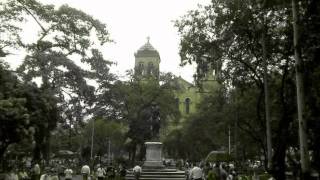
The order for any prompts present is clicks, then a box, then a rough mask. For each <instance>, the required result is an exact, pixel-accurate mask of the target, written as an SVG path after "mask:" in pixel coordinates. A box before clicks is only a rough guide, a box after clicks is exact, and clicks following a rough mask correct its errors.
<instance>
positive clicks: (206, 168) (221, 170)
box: [185, 162, 237, 180]
mask: <svg viewBox="0 0 320 180" xmlns="http://www.w3.org/2000/svg"><path fill="white" fill-rule="evenodd" d="M185 173H186V179H187V180H234V179H237V173H236V171H235V167H234V165H233V164H226V163H219V162H216V163H209V162H207V163H197V164H196V165H193V164H192V163H188V162H186V163H185Z"/></svg>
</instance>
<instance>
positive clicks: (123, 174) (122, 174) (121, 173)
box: [119, 164, 127, 180]
mask: <svg viewBox="0 0 320 180" xmlns="http://www.w3.org/2000/svg"><path fill="white" fill-rule="evenodd" d="M126 175H127V170H126V167H125V166H124V165H122V164H120V166H119V176H120V180H124V179H125V177H126Z"/></svg>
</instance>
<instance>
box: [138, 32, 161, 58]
mask: <svg viewBox="0 0 320 180" xmlns="http://www.w3.org/2000/svg"><path fill="white" fill-rule="evenodd" d="M147 39H148V41H147V42H146V43H145V44H144V45H143V46H141V47H140V48H139V49H138V51H137V52H136V53H135V54H134V55H135V57H159V58H160V55H159V52H158V51H157V50H156V49H155V48H154V47H153V46H152V45H151V43H150V38H149V37H148V38H147Z"/></svg>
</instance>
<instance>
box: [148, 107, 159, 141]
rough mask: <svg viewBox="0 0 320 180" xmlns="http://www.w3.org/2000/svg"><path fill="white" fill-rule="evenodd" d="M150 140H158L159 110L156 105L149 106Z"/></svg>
mask: <svg viewBox="0 0 320 180" xmlns="http://www.w3.org/2000/svg"><path fill="white" fill-rule="evenodd" d="M149 122H150V130H151V138H155V139H157V140H159V138H160V135H159V130H160V108H159V106H158V105H156V104H155V103H153V104H152V105H151V117H150V119H149Z"/></svg>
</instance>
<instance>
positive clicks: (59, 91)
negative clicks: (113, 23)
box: [1, 0, 113, 149]
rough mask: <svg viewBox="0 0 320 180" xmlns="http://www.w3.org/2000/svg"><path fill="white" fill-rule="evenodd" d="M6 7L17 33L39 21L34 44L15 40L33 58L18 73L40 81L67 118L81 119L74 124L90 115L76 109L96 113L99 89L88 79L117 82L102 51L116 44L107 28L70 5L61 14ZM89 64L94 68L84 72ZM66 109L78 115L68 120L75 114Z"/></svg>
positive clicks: (47, 8) (18, 2) (32, 3)
mask: <svg viewBox="0 0 320 180" xmlns="http://www.w3.org/2000/svg"><path fill="white" fill-rule="evenodd" d="M1 6H2V8H1V14H7V15H6V16H1V20H2V21H4V20H5V18H6V19H8V20H9V22H10V24H11V25H12V26H13V27H14V28H16V29H17V31H18V30H19V28H20V30H21V27H22V25H21V21H22V20H24V21H27V22H30V21H33V22H35V23H36V24H37V25H38V27H39V28H38V29H39V33H38V35H37V39H36V40H35V41H34V42H31V43H29V42H23V41H20V39H21V38H20V37H19V36H18V37H17V39H18V40H17V41H15V42H18V43H17V44H18V45H20V48H24V49H25V50H27V56H26V58H25V59H24V61H23V63H22V65H21V66H20V67H19V69H18V71H19V72H20V74H21V76H22V77H23V78H24V79H25V80H26V81H32V80H35V79H36V78H40V79H41V89H42V91H43V92H44V94H48V95H49V96H57V97H59V101H58V106H59V107H60V108H61V110H62V113H61V114H62V115H63V116H64V117H65V118H68V117H71V118H74V117H76V118H74V119H69V122H72V121H74V120H78V121H81V120H82V119H83V116H84V115H83V114H84V113H86V112H87V111H85V110H83V111H76V110H75V109H77V108H72V106H74V105H76V106H79V105H81V107H82V108H83V109H90V106H92V105H93V103H94V93H95V88H94V87H93V86H90V85H89V84H88V82H87V80H88V79H91V80H93V81H99V79H100V78H104V81H105V82H107V81H108V80H110V79H112V78H113V75H111V74H110V73H109V65H110V64H111V63H110V62H108V61H106V60H105V59H104V58H103V57H102V54H101V53H100V52H99V51H98V50H97V49H96V48H97V47H99V46H100V45H103V44H105V43H106V42H110V41H111V40H110V39H109V33H108V32H107V30H106V26H105V24H103V23H101V22H100V21H98V20H96V19H94V18H93V17H91V16H90V15H87V14H85V13H84V12H82V11H80V10H77V9H74V8H71V7H69V6H67V5H63V6H61V7H60V8H58V9H56V8H55V7H54V6H53V5H43V4H41V3H39V2H38V1H36V0H27V1H25V0H9V1H7V3H4V4H1ZM6 30H7V31H9V30H10V28H7V29H6ZM18 32H19V31H18ZM20 32H21V31H20ZM18 35H19V34H18ZM93 39H96V40H93ZM83 65H86V66H87V67H88V68H83V67H84V66H83ZM63 110H72V111H73V116H69V115H68V113H69V112H70V111H69V112H67V111H66V112H63ZM51 120H52V122H56V121H57V119H51ZM43 137H44V138H46V139H48V141H49V139H50V132H49V131H47V132H46V134H44V136H43ZM47 144H49V143H47ZM47 149H48V148H47Z"/></svg>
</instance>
